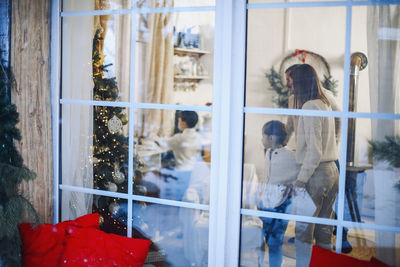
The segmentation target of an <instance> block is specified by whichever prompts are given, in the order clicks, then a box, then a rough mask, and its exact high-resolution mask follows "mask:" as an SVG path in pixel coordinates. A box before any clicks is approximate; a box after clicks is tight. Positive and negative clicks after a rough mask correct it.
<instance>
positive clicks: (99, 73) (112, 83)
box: [61, 15, 131, 101]
mask: <svg viewBox="0 0 400 267" xmlns="http://www.w3.org/2000/svg"><path fill="white" fill-rule="evenodd" d="M130 19H131V16H130V15H112V16H110V15H108V16H105V15H104V16H94V17H93V16H73V17H65V18H63V24H62V27H63V38H62V40H63V41H62V92H61V93H62V98H64V99H76V100H97V101H128V100H129V83H130V81H129V72H130Z"/></svg>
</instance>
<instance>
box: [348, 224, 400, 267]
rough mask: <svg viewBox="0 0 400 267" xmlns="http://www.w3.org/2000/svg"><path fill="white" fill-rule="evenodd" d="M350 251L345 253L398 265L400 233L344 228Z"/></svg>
mask: <svg viewBox="0 0 400 267" xmlns="http://www.w3.org/2000/svg"><path fill="white" fill-rule="evenodd" d="M345 232H346V233H347V240H348V242H349V243H350V245H351V246H352V251H351V252H350V253H349V254H347V255H349V256H350V257H354V258H357V259H360V260H367V261H369V260H371V258H372V257H374V258H376V259H377V260H379V261H381V262H383V263H385V264H388V265H389V266H400V254H399V252H400V234H399V233H393V232H384V231H377V230H370V229H358V228H348V229H346V228H345Z"/></svg>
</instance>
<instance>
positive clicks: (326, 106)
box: [290, 64, 339, 266]
mask: <svg viewBox="0 0 400 267" xmlns="http://www.w3.org/2000/svg"><path fill="white" fill-rule="evenodd" d="M290 76H291V78H292V80H293V87H294V96H295V107H297V108H300V109H313V110H326V111H331V110H332V109H331V105H330V103H329V101H328V99H327V98H326V96H325V95H324V94H323V93H322V90H321V84H320V82H319V79H318V76H317V73H316V71H315V70H314V68H313V67H311V66H310V65H308V64H302V65H300V66H298V67H297V68H295V69H294V70H293V71H292V72H291V74H290ZM296 139H297V140H296V141H297V149H296V161H297V163H298V164H301V169H300V172H299V174H298V176H297V180H296V181H295V182H294V186H295V187H300V188H305V190H307V192H308V193H309V194H310V197H311V198H312V200H313V202H314V204H315V206H316V208H315V212H314V215H313V216H315V217H322V218H333V210H332V206H333V204H334V202H335V199H336V194H337V190H338V189H337V187H338V180H339V173H338V169H337V167H336V165H335V162H334V161H335V160H336V159H337V158H338V156H337V149H336V141H335V121H334V118H333V117H311V116H300V117H299V120H298V124H297V132H296ZM295 232H296V255H297V263H296V266H308V265H309V262H310V258H311V250H312V244H313V240H314V238H315V244H316V245H317V246H320V247H323V248H325V249H329V250H330V249H331V236H332V227H331V226H328V225H320V224H318V225H315V224H310V223H301V222H297V223H296V228H295Z"/></svg>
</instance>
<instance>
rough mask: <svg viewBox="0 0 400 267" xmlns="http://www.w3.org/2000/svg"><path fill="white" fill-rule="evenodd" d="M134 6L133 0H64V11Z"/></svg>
mask: <svg viewBox="0 0 400 267" xmlns="http://www.w3.org/2000/svg"><path fill="white" fill-rule="evenodd" d="M131 6H132V0H91V1H88V0H85V1H81V0H63V1H62V10H63V11H89V10H108V9H128V8H131Z"/></svg>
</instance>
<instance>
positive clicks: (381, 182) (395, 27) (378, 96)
mask: <svg viewBox="0 0 400 267" xmlns="http://www.w3.org/2000/svg"><path fill="white" fill-rule="evenodd" d="M399 31H400V7H399V6H398V5H397V6H396V5H392V6H389V5H387V6H384V5H382V6H370V7H368V11H367V38H368V40H367V46H368V61H369V63H368V67H369V83H370V102H371V112H374V113H396V114H399V112H400V99H399V92H400V75H399V74H400V34H399ZM371 126H372V129H371V130H372V132H371V136H372V140H376V141H383V140H384V138H385V136H394V135H399V134H400V127H399V122H398V121H390V120H372V121H371ZM373 167H374V171H373V175H374V182H375V223H376V224H382V225H389V226H399V223H400V210H399V205H398V203H399V200H400V197H399V195H400V191H399V189H398V188H396V187H395V183H396V181H397V179H398V178H399V177H396V176H397V175H396V172H395V171H393V169H391V166H389V165H388V164H387V163H386V162H376V161H375V162H374V166H373ZM375 247H376V256H377V258H379V259H380V260H382V261H384V262H385V263H387V264H389V265H391V266H398V265H399V264H400V263H399V262H397V263H396V256H397V258H398V259H399V256H400V251H399V250H398V249H397V251H396V238H395V235H394V234H393V233H390V232H383V231H377V232H376V235H375ZM396 254H397V255H396Z"/></svg>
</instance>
